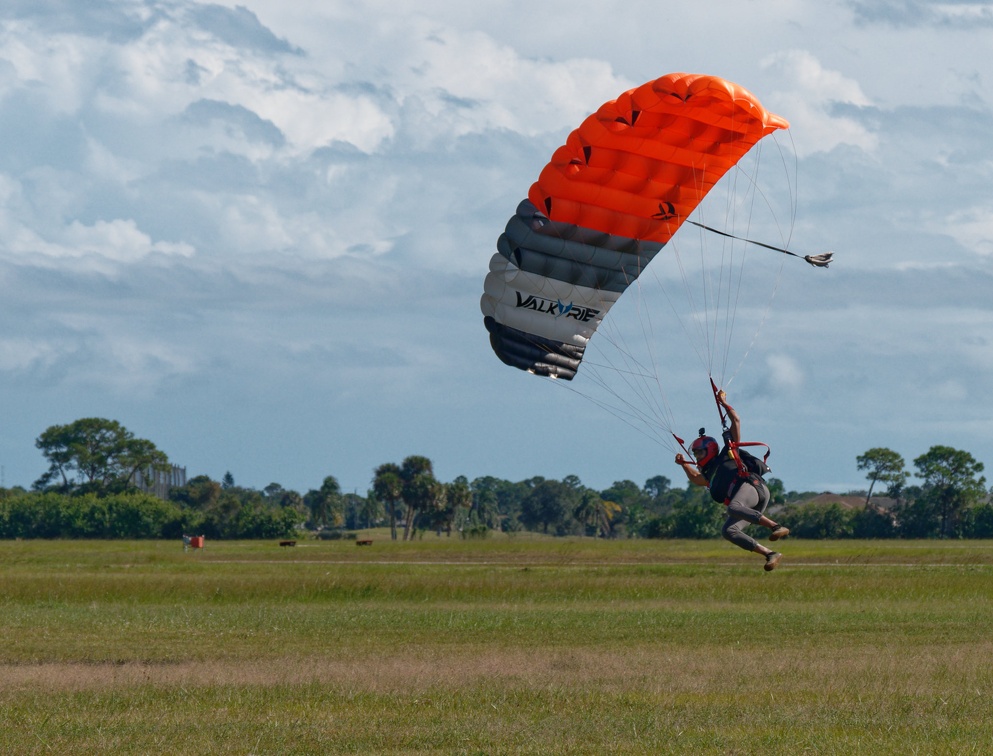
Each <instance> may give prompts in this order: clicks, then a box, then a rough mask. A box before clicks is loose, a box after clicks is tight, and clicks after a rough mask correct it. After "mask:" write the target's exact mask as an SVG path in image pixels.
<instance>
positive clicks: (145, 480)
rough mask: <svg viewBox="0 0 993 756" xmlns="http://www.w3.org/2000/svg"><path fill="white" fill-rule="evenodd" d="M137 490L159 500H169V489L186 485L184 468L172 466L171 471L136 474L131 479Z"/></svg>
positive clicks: (149, 471) (151, 471) (150, 471)
mask: <svg viewBox="0 0 993 756" xmlns="http://www.w3.org/2000/svg"><path fill="white" fill-rule="evenodd" d="M131 482H132V483H134V484H135V485H136V486H137V487H138V490H140V491H144V492H145V493H150V494H152V495H153V496H158V497H159V498H160V499H168V498H169V489H170V488H174V487H175V488H178V487H180V486H185V485H186V468H185V467H180V466H179V465H173V466H172V469H171V470H148V471H146V472H140V471H139V472H136V473H135V474H134V476H133V477H132V478H131Z"/></svg>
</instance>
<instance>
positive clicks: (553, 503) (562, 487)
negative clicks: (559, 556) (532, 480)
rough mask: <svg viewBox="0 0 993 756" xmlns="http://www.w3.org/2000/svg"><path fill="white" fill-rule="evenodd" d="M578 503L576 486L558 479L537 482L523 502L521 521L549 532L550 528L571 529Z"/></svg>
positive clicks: (561, 531)
mask: <svg viewBox="0 0 993 756" xmlns="http://www.w3.org/2000/svg"><path fill="white" fill-rule="evenodd" d="M577 503H578V492H577V491H576V489H575V488H572V487H571V486H568V485H566V484H565V483H563V482H561V481H558V480H544V479H542V480H541V481H540V482H539V483H537V484H536V485H535V486H534V488H533V489H532V490H531V492H530V493H529V494H528V495H527V496H526V497H525V499H524V501H522V502H521V522H523V523H524V525H525V526H526V527H528V528H531V529H536V528H539V527H540V528H541V530H542V532H544V533H547V532H548V531H549V529H550V528H552V529H554V530H555V532H557V533H567V532H569V531H570V529H573V528H570V524H571V522H574V519H573V517H572V513H573V511H574V510H575V508H576V504H577Z"/></svg>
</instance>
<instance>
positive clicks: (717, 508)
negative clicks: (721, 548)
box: [669, 484, 724, 538]
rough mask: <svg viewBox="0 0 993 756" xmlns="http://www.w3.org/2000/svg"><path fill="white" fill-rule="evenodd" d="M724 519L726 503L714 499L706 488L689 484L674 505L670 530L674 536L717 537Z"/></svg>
mask: <svg viewBox="0 0 993 756" xmlns="http://www.w3.org/2000/svg"><path fill="white" fill-rule="evenodd" d="M723 520H724V505H722V504H719V503H718V502H716V501H714V500H713V499H712V498H711V496H710V492H709V491H707V489H706V488H701V487H700V486H694V485H692V484H687V486H686V489H685V490H684V491H683V495H682V497H681V498H680V499H679V500H678V501H677V502H676V503H675V504H674V505H673V511H672V527H671V529H670V530H669V532H670V534H671V535H672V536H673V537H674V538H716V537H717V536H719V535H720V533H721V523H722V522H723Z"/></svg>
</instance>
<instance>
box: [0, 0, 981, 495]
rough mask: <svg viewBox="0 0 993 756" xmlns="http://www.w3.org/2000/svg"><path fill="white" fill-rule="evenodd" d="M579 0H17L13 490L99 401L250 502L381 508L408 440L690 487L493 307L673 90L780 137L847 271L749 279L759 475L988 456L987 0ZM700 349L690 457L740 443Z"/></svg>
mask: <svg viewBox="0 0 993 756" xmlns="http://www.w3.org/2000/svg"><path fill="white" fill-rule="evenodd" d="M589 5H590V8H588V9H584V8H581V7H579V6H577V4H576V3H575V2H565V0H548V1H547V2H543V3H537V4H535V3H524V2H518V1H517V0H501V1H500V2H492V1H490V0H478V1H477V2H473V3H464V2H454V1H453V0H423V1H421V2H405V1H404V0H388V1H387V0H364V1H363V2H361V3H358V2H348V1H338V0H240V2H227V1H226V0H220V1H219V2H214V3H207V2H193V1H192V0H91V1H90V2H87V3H79V2H75V0H6V1H5V2H4V3H2V4H0V142H2V144H3V145H4V149H3V150H2V151H0V468H2V483H3V485H6V486H16V485H20V486H25V487H29V486H30V485H31V484H32V483H33V482H34V481H35V480H36V479H37V478H38V477H39V476H40V475H41V474H42V473H43V472H44V471H45V469H46V466H47V465H46V460H45V459H44V457H43V456H42V455H41V453H40V451H39V450H38V449H37V448H36V447H35V439H37V437H38V436H39V435H40V434H41V433H42V432H43V431H44V430H45V429H46V428H48V427H49V426H52V425H56V424H67V423H70V422H72V421H73V420H76V419H79V418H84V417H103V418H108V419H113V420H117V421H118V422H120V423H121V424H123V425H124V426H125V427H126V428H127V429H128V430H130V431H131V432H132V433H134V434H135V435H136V436H138V437H140V438H146V439H149V440H151V441H153V442H154V443H155V444H156V446H157V447H158V448H159V449H161V450H162V451H164V452H165V453H166V454H167V455H168V456H169V458H170V460H171V461H172V462H174V463H176V464H178V465H181V466H184V467H186V469H187V474H188V476H189V477H192V476H194V475H209V476H210V477H212V478H214V479H215V480H217V479H220V478H221V477H222V476H223V475H224V474H225V473H226V472H230V473H231V474H232V476H233V477H234V479H235V482H236V483H238V484H240V485H243V486H249V487H255V488H263V487H265V486H267V485H268V484H270V483H273V482H276V483H279V484H280V485H282V486H283V487H284V488H287V489H294V490H298V491H301V492H306V491H307V490H309V489H312V488H318V487H319V486H320V485H321V482H322V481H323V479H324V478H325V477H326V476H328V475H333V476H334V477H335V478H336V479H337V480H338V481H339V483H340V485H341V487H342V489H343V490H345V491H349V492H351V491H355V492H357V493H359V494H365V493H366V491H367V489H368V488H369V486H370V483H371V480H372V476H373V471H374V469H375V468H376V467H377V466H378V465H380V464H382V463H384V462H398V463H399V462H401V461H402V460H403V459H404V458H405V457H407V456H409V455H413V454H417V455H424V456H427V457H429V458H430V459H431V460H432V461H433V463H434V470H435V474H436V475H437V476H438V478H439V479H441V480H444V481H450V480H453V479H454V478H456V477H457V476H461V475H464V476H466V477H467V478H469V479H470V480H472V479H473V478H475V477H478V476H482V475H494V476H497V477H500V478H505V479H508V480H515V481H517V480H524V479H527V478H531V477H533V476H543V477H546V478H555V479H561V478H563V477H565V476H567V475H576V476H578V477H579V478H580V480H581V481H582V482H583V483H584V484H585V485H587V486H589V487H592V488H597V489H604V488H607V487H609V486H610V485H611V484H612V483H613V482H614V481H620V480H632V481H634V482H636V483H637V484H639V485H641V484H643V483H644V482H645V481H646V480H647V479H649V478H651V477H653V476H656V475H665V476H667V477H669V478H670V479H672V480H673V481H675V482H676V483H677V484H681V482H682V480H681V475H682V473H681V471H680V469H679V468H678V467H676V466H675V465H674V464H673V460H672V449H671V448H669V446H667V445H666V444H664V443H659V442H657V441H655V440H652V439H651V438H648V437H647V436H646V435H645V434H644V433H642V432H640V431H638V430H636V429H635V428H633V427H632V426H631V425H630V424H629V423H626V422H623V421H622V420H621V419H620V418H618V417H617V416H616V414H613V413H611V412H607V411H604V410H603V409H602V407H601V406H600V405H599V404H598V402H597V401H596V400H595V399H591V396H590V394H589V393H587V390H586V389H584V388H583V386H582V385H580V379H581V378H582V377H583V376H582V369H581V375H580V377H578V378H577V380H576V382H575V383H576V384H577V387H576V388H575V390H562V389H563V388H566V387H564V386H562V385H561V384H562V382H561V381H560V382H552V381H549V380H546V379H542V378H538V377H536V376H532V375H528V374H526V373H523V372H521V371H517V370H514V369H512V368H510V367H507V366H505V365H503V364H502V363H501V362H500V361H499V360H498V359H497V358H496V357H495V356H494V354H493V352H492V350H491V348H490V346H489V342H488V337H487V334H486V332H485V330H484V328H483V324H482V315H481V313H480V310H479V298H480V295H481V294H482V282H483V278H484V276H485V274H486V271H487V269H488V264H489V259H490V257H491V255H492V254H493V252H494V251H495V244H496V239H497V237H498V236H499V234H500V233H501V231H502V230H503V227H504V225H505V224H506V222H507V219H508V218H509V217H510V216H511V215H512V214H513V212H514V209H515V208H516V206H517V204H518V202H520V200H521V199H523V198H524V197H525V196H526V194H527V190H528V188H529V187H530V185H531V183H532V182H533V181H534V180H535V179H536V178H537V175H538V173H539V171H540V170H541V167H542V166H543V165H544V164H545V163H546V162H547V161H548V160H549V158H550V156H551V154H552V152H553V151H554V150H555V149H556V147H558V146H559V145H560V144H562V143H563V142H564V140H565V138H566V136H567V134H568V133H569V131H571V130H572V129H573V128H575V127H576V126H578V125H579V123H580V122H581V121H582V119H583V118H585V117H586V116H587V115H588V114H590V113H592V112H593V111H595V110H596V109H597V107H599V105H600V104H601V103H603V102H605V101H607V100H610V99H613V98H615V97H617V96H618V95H619V94H620V93H622V92H624V91H626V90H628V89H630V88H632V87H635V86H638V85H640V84H642V83H643V82H646V81H649V80H652V79H655V78H657V77H659V76H661V75H663V74H665V73H669V72H674V71H686V72H693V73H705V74H712V75H717V76H721V77H723V78H726V79H729V80H731V81H734V82H736V83H737V84H740V85H741V86H744V87H746V88H747V89H748V90H750V91H751V92H752V93H754V94H755V95H756V97H758V98H759V99H760V100H761V102H762V104H763V105H764V106H765V107H766V108H767V109H769V110H771V111H773V112H775V113H777V114H779V115H781V116H783V117H784V118H786V119H787V120H788V121H789V122H790V124H791V127H790V129H789V132H788V136H787V137H786V138H785V139H783V138H780V139H779V143H780V144H781V145H784V146H785V147H786V148H788V150H789V151H792V154H793V157H792V158H791V159H790V160H791V162H788V163H787V164H786V165H787V168H785V169H781V170H780V176H781V177H783V178H784V181H783V182H782V183H784V184H785V185H788V186H789V187H792V190H793V191H792V195H791V196H792V198H793V199H792V201H793V205H792V207H793V210H792V212H793V220H792V222H791V223H788V224H787V226H788V232H789V242H790V245H791V248H797V249H799V250H802V251H804V252H815V253H816V252H821V251H824V250H833V251H834V252H835V262H834V263H833V264H832V265H831V267H830V268H828V269H826V270H821V269H813V268H810V267H808V266H806V265H804V264H803V263H797V264H793V263H790V262H789V261H788V258H785V257H783V256H776V255H775V254H773V255H772V257H781V258H782V260H787V262H786V263H782V262H781V260H780V259H775V260H772V259H770V255H767V254H766V253H763V252H758V253H757V254H756V260H755V262H754V265H753V261H752V260H751V259H750V260H749V263H748V264H749V275H750V276H756V277H757V278H758V279H759V280H764V281H766V282H773V284H772V296H771V299H770V297H768V296H766V295H764V294H763V295H762V297H759V299H760V300H761V301H758V302H756V310H760V311H761V313H762V317H761V318H760V327H759V328H758V330H755V331H747V329H744V328H743V330H746V331H747V332H746V335H745V337H744V338H743V339H742V340H741V342H737V341H736V343H735V344H734V347H735V350H736V354H737V353H739V352H740V353H741V354H742V355H743V356H742V358H741V361H740V366H739V365H738V362H736V363H735V368H734V370H733V371H732V372H733V374H732V375H729V382H728V383H727V384H726V388H727V391H728V396H729V399H730V400H731V401H732V403H733V404H734V405H735V406H736V407H737V409H738V410H739V411H740V413H741V415H742V418H743V432H744V435H745V437H746V438H750V439H752V440H760V441H764V442H766V443H768V444H769V445H770V446H771V447H772V450H773V452H772V456H771V457H770V464H771V466H772V469H773V474H774V475H775V476H776V477H778V478H780V479H782V480H783V482H784V484H785V486H786V488H787V490H797V491H834V492H839V493H840V492H845V491H848V490H852V489H859V488H864V487H865V486H866V480H865V473H864V472H862V471H859V470H858V469H857V465H856V457H857V456H858V455H860V454H862V453H864V452H865V451H867V450H868V449H870V448H874V447H886V448H890V449H892V450H894V451H897V452H898V453H900V454H901V455H903V457H904V459H905V460H906V462H907V467H908V469H909V470H911V471H913V469H914V468H913V466H912V460H913V459H914V458H916V457H918V456H920V455H922V454H924V453H925V452H926V451H928V449H929V448H931V447H932V446H934V445H939V444H940V445H946V446H951V447H953V448H956V449H961V450H965V451H968V452H969V453H970V454H972V455H973V456H974V457H975V458H976V459H977V460H978V461H980V462H982V463H984V464H985V465H991V464H993V432H991V428H993V401H991V397H993V348H991V337H993V296H991V295H993V139H991V138H990V133H991V131H993V52H991V51H993V4H991V3H988V2H918V1H916V0H871V1H870V0H864V1H858V0H762V2H742V1H741V0H711V1H703V2H695V3H658V2H651V1H649V0H642V1H639V0H632V2H628V3H625V4H622V5H616V4H612V5H609V7H608V4H602V3H601V4H593V3H591V4H589ZM769 154H772V153H769ZM768 163H769V165H770V166H771V167H773V168H774V167H775V165H776V161H775V160H770V161H768ZM765 167H766V164H763V168H765ZM771 173H772V176H773V180H772V183H773V184H775V176H776V171H775V170H773V171H771ZM680 233H682V232H680ZM690 240H691V238H690V235H687V242H689V241H690ZM763 255H764V257H763ZM660 263H661V264H660ZM656 265H658V268H659V271H658V277H659V278H665V277H666V276H668V275H669V273H668V271H667V269H666V268H665V262H664V260H662V258H661V257H660V258H659V259H657V260H656V262H655V263H653V266H656ZM664 315H665V313H664V312H659V313H658V317H657V318H656V320H657V321H658V322H659V323H660V324H661V323H664V322H665V318H664V317H663V316H664ZM743 320H747V318H746V317H744V316H743ZM749 328H750V326H749ZM660 329H661V330H665V327H663V326H661V325H660ZM677 337H681V341H680V338H677ZM595 338H596V337H594V340H595ZM736 339H737V336H736ZM691 341H692V338H691V337H689V336H687V335H686V334H685V333H682V332H679V329H678V328H676V327H675V326H673V327H672V328H671V329H669V330H667V331H666V335H665V337H664V338H661V341H660V349H662V350H663V351H664V355H665V358H664V362H665V365H666V367H667V368H670V366H671V371H670V373H669V375H668V377H667V378H666V383H665V386H664V387H663V388H661V389H660V391H662V392H664V395H665V397H666V401H667V403H668V404H669V405H670V406H671V408H672V414H673V418H674V421H673V422H674V424H675V425H676V431H677V432H678V433H680V434H681V435H686V436H687V437H692V436H693V435H695V433H696V429H697V428H698V427H699V426H701V425H707V424H709V425H710V426H715V425H716V424H717V420H716V414H715V408H714V405H713V400H712V399H711V398H710V396H709V391H710V389H709V384H708V381H707V369H706V366H704V365H702V364H701V361H700V360H699V359H698V357H697V355H696V353H695V351H694V348H695V345H694V344H692V343H691ZM736 359H737V358H736Z"/></svg>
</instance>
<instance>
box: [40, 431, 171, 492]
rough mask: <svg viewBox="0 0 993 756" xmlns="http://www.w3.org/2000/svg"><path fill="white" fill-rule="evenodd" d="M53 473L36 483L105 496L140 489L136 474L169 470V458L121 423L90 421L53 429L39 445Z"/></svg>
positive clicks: (43, 434)
mask: <svg viewBox="0 0 993 756" xmlns="http://www.w3.org/2000/svg"><path fill="white" fill-rule="evenodd" d="M35 446H37V447H38V448H39V449H40V450H41V452H42V454H43V455H44V456H45V458H46V459H47V460H48V463H49V466H48V470H47V471H46V472H45V474H44V475H42V476H41V477H40V478H39V479H38V480H37V481H35V483H34V487H35V488H36V489H38V490H41V489H45V488H49V487H55V488H59V489H61V490H63V491H65V492H80V493H82V492H87V491H92V492H95V493H100V494H107V493H113V492H119V491H124V490H127V489H128V488H133V487H134V483H133V481H134V477H135V475H136V473H142V474H144V473H148V472H151V471H167V470H169V469H170V468H169V458H168V457H167V456H166V455H165V453H164V452H161V451H159V450H158V449H157V448H156V447H155V444H153V443H152V442H151V441H148V440H146V439H143V438H135V436H134V434H133V433H132V432H131V431H129V430H128V429H127V428H125V427H124V426H123V425H121V424H120V423H118V422H117V421H116V420H105V419H103V418H98V417H88V418H83V419H80V420H76V421H75V422H72V423H69V424H68V425H53V426H51V427H49V428H47V429H46V430H45V431H44V433H42V434H41V435H40V436H39V437H38V438H37V440H36V441H35Z"/></svg>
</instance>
